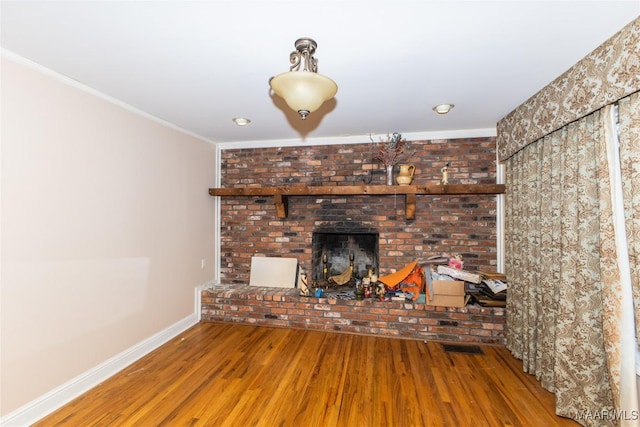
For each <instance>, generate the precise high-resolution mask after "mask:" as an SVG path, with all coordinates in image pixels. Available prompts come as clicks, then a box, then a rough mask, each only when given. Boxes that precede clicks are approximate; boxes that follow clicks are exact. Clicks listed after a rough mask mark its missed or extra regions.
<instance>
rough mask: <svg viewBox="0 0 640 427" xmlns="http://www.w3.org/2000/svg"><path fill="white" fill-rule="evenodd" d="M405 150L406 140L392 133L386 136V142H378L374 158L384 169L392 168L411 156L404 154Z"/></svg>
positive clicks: (406, 146) (396, 133)
mask: <svg viewBox="0 0 640 427" xmlns="http://www.w3.org/2000/svg"><path fill="white" fill-rule="evenodd" d="M369 138H370V139H371V142H374V141H373V138H371V136H369ZM407 148H408V143H407V140H406V139H403V138H402V135H401V134H399V133H398V132H394V133H393V135H391V136H389V135H387V140H386V141H382V140H381V141H380V143H379V144H378V154H376V156H375V158H376V159H378V160H380V161H381V162H382V164H383V165H384V167H385V168H386V167H388V166H393V165H395V164H396V163H399V162H401V161H403V160H405V159H407V158H408V157H410V156H411V155H413V152H411V153H407V152H406V149H407Z"/></svg>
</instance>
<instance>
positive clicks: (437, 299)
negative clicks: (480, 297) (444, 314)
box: [427, 280, 469, 307]
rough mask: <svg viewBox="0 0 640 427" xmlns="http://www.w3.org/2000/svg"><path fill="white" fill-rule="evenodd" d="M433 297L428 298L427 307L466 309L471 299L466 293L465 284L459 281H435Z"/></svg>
mask: <svg viewBox="0 0 640 427" xmlns="http://www.w3.org/2000/svg"><path fill="white" fill-rule="evenodd" d="M432 283H433V295H432V297H431V300H429V298H427V305H439V306H444V307H464V306H465V305H467V303H468V302H469V297H468V296H467V295H465V293H464V282H462V281H459V280H434V281H433V282H432Z"/></svg>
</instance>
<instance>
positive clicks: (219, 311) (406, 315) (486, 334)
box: [201, 285, 506, 345]
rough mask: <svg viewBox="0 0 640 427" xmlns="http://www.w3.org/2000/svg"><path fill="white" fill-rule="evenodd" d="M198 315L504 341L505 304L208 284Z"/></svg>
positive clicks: (413, 336) (416, 336)
mask: <svg viewBox="0 0 640 427" xmlns="http://www.w3.org/2000/svg"><path fill="white" fill-rule="evenodd" d="M201 296H202V306H201V309H202V320H203V321H212V322H234V323H247V324H253V325H263V326H275V327H284V328H296V329H311V330H321V331H332V332H346V333H355V334H363V335H379V336H388V337H398V338H411V339H424V340H438V341H453V342H464V343H484V344H501V345H505V344H506V316H505V309H504V308H498V307H481V306H478V305H467V306H466V307H457V308H456V307H433V306H430V305H425V304H417V303H412V302H396V301H376V300H372V299H366V300H363V301H356V300H344V299H334V298H313V297H302V296H300V295H299V294H298V289H285V288H263V287H256V286H238V285H211V286H209V287H207V288H205V289H204V290H203V291H202V295H201Z"/></svg>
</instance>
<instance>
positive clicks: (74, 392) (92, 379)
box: [0, 287, 200, 427]
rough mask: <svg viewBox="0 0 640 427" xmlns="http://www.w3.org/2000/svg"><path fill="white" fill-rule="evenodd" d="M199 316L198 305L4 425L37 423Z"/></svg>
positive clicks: (13, 414) (0, 422)
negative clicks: (172, 322)
mask: <svg viewBox="0 0 640 427" xmlns="http://www.w3.org/2000/svg"><path fill="white" fill-rule="evenodd" d="M199 290H200V287H198V288H196V295H199ZM199 317H200V310H199V309H198V310H197V311H196V312H195V313H193V314H190V315H189V316H187V317H185V318H183V319H182V320H179V321H178V322H176V323H174V324H173V325H171V326H169V327H168V328H166V329H164V330H162V331H160V332H158V333H157V334H155V335H153V336H151V337H149V338H147V339H145V340H143V341H141V342H139V343H138V344H136V345H134V346H133V347H130V348H128V349H127V350H125V351H123V352H122V353H120V354H117V355H115V356H114V357H112V358H111V359H109V360H107V361H105V362H104V363H101V364H100V365H98V366H96V367H94V368H92V369H90V370H88V371H86V372H84V373H83V374H80V375H78V376H77V377H75V378H73V379H72V380H70V381H68V382H66V383H64V384H62V385H61V386H59V387H57V388H55V389H53V390H51V391H49V392H48V393H46V394H44V395H42V396H40V397H39V398H37V399H35V400H33V401H32V402H29V403H28V404H26V405H24V406H22V407H20V408H18V409H16V410H15V411H13V412H10V413H9V414H7V415H6V416H4V417H2V419H1V420H0V426H1V427H25V426H29V425H31V424H33V423H35V422H36V421H38V420H39V419H42V418H44V417H45V416H47V415H49V414H50V413H52V412H53V411H55V410H56V409H58V408H60V407H61V406H63V405H64V404H66V403H68V402H70V401H71V400H73V399H75V398H76V397H78V396H80V395H81V394H83V393H85V392H87V391H88V390H90V389H91V388H93V387H95V386H97V385H98V384H100V383H101V382H103V381H104V380H106V379H107V378H109V377H111V376H113V375H114V374H116V373H118V372H119V371H121V370H123V369H124V368H126V367H127V366H129V365H130V364H132V363H133V362H135V361H136V360H138V359H140V358H141V357H143V356H145V355H146V354H148V353H150V352H151V351H153V350H155V349H156V348H158V347H160V346H161V345H162V344H164V343H166V342H167V341H169V340H170V339H172V338H174V337H176V336H177V335H179V334H180V333H182V332H184V331H186V330H187V329H189V328H190V327H191V326H193V325H195V324H196V323H198V319H199Z"/></svg>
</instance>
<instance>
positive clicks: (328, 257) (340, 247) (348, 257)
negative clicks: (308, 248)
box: [311, 232, 379, 281]
mask: <svg viewBox="0 0 640 427" xmlns="http://www.w3.org/2000/svg"><path fill="white" fill-rule="evenodd" d="M378 237H379V233H376V232H313V234H312V240H311V241H312V276H311V277H312V278H313V279H314V280H318V281H321V280H322V279H324V271H323V270H324V266H325V262H324V261H326V266H327V275H328V276H334V275H338V274H340V273H342V272H344V271H345V270H346V269H347V268H348V267H349V265H350V264H351V262H353V275H354V276H355V277H364V276H366V275H367V270H368V269H369V268H373V269H374V271H375V272H378ZM323 258H324V259H323Z"/></svg>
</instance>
